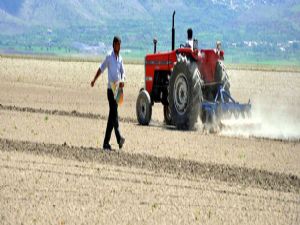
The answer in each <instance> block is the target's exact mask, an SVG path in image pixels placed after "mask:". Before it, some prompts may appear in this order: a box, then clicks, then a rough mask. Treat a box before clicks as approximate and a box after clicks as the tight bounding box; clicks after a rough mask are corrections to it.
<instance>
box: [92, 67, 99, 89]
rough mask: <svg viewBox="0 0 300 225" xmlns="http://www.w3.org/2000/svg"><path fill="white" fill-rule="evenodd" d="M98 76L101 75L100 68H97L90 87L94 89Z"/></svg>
mask: <svg viewBox="0 0 300 225" xmlns="http://www.w3.org/2000/svg"><path fill="white" fill-rule="evenodd" d="M100 74H101V69H100V67H99V69H98V70H97V72H96V75H95V77H94V79H93V80H92V82H91V87H94V85H95V82H96V80H97V79H98V77H99V76H100Z"/></svg>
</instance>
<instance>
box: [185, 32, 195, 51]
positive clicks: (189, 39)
mask: <svg viewBox="0 0 300 225" xmlns="http://www.w3.org/2000/svg"><path fill="white" fill-rule="evenodd" d="M185 46H186V47H187V48H191V49H192V50H193V47H194V41H193V30H192V28H189V29H187V41H186V44H185Z"/></svg>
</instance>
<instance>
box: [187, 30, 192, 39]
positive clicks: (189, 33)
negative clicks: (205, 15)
mask: <svg viewBox="0 0 300 225" xmlns="http://www.w3.org/2000/svg"><path fill="white" fill-rule="evenodd" d="M187 35H188V39H189V40H190V39H192V38H193V30H192V28H189V29H188V30H187Z"/></svg>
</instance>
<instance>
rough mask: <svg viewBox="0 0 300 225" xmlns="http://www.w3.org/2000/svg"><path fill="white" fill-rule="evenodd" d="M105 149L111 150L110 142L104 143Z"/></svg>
mask: <svg viewBox="0 0 300 225" xmlns="http://www.w3.org/2000/svg"><path fill="white" fill-rule="evenodd" d="M103 150H107V151H110V150H111V146H110V144H104V145H103Z"/></svg>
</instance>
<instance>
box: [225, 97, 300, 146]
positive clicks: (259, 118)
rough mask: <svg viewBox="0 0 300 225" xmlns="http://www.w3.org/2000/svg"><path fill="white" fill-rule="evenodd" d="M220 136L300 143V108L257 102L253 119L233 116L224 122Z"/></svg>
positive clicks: (253, 106) (254, 106) (254, 105)
mask: <svg viewBox="0 0 300 225" xmlns="http://www.w3.org/2000/svg"><path fill="white" fill-rule="evenodd" d="M220 135H224V136H235V137H246V138H249V137H257V138H268V139H276V140H288V141H300V115H299V106H297V105H294V106H289V107H288V106H282V105H280V104H278V103H277V104H276V101H273V102H268V101H265V102H261V101H256V102H254V103H253V104H252V116H251V118H246V119H243V118H241V117H240V118H238V119H235V118H234V117H233V116H232V117H231V118H230V119H227V120H222V129H221V131H220Z"/></svg>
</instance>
